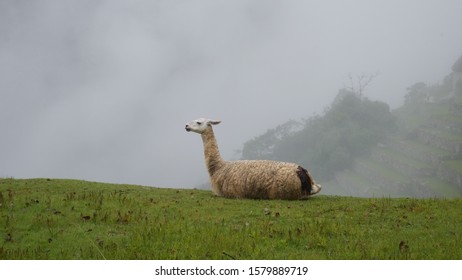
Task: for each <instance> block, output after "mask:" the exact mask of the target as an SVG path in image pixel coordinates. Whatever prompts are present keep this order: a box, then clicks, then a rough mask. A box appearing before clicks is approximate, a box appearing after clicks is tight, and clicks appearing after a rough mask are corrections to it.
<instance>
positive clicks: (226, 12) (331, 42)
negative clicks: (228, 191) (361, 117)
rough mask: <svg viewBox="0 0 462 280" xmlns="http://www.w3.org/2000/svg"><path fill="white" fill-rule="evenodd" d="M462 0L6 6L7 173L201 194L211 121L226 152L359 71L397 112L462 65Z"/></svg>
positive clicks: (0, 75)
mask: <svg viewBox="0 0 462 280" xmlns="http://www.w3.org/2000/svg"><path fill="white" fill-rule="evenodd" d="M461 11H462V1H460V0H453V1H450V0H439V1H436V0H435V1H422V0H414V1H409V0H406V1H402V0H401V1H398V0H388V1H371V0H361V1H360V0H358V1H345V0H335V1H334V0H332V1H308V0H307V1H301V0H299V1H295V0H294V1H290V0H288V1H270V0H247V1H237V0H232V1H230V0H228V1H218V0H198V1H186V0H184V1H174V0H168V1H167V0H165V1H155V0H153V1H148V0H146V1H117V0H111V1H93V0H91V1H90V0H88V1H85V0H74V1H70V0H54V1H53V0H48V1H47V0H43V1H25V0H24V1H22V0H0V177H7V176H8V177H9V176H12V177H15V178H31V177H47V178H75V179H84V180H92V181H103V182H115V183H130V184H142V185H148V186H160V187H175V188H176V187H191V186H194V185H197V184H201V183H203V182H205V181H207V173H206V169H205V165H204V160H203V150H202V142H201V139H200V136H199V135H197V134H194V133H187V132H186V131H185V130H184V125H185V123H186V122H188V121H190V120H193V119H195V118H198V117H209V118H215V119H220V120H222V124H220V125H219V126H217V127H216V128H215V134H216V136H217V138H218V143H219V145H220V148H221V151H222V155H223V157H224V158H225V159H232V158H236V157H237V155H236V153H235V151H236V150H238V149H240V148H242V144H243V143H244V142H245V141H247V140H249V139H250V138H253V137H254V136H257V135H259V134H261V133H263V132H265V131H266V130H267V129H269V128H272V127H274V126H276V125H278V124H281V123H283V122H285V121H287V120H289V119H300V118H307V117H310V116H312V115H313V114H315V113H322V112H323V110H324V108H326V107H327V106H328V105H329V104H330V102H331V101H332V100H333V98H334V97H335V95H336V94H337V92H338V90H339V89H340V88H342V87H344V86H348V85H349V79H348V76H349V75H350V74H351V75H352V76H353V77H355V76H358V75H361V74H367V75H369V74H377V73H378V75H377V77H376V78H375V79H374V80H373V81H372V83H371V85H370V86H369V87H368V88H367V89H366V95H367V96H368V97H369V98H371V99H376V100H381V101H384V102H387V103H388V104H390V106H391V107H392V108H396V107H398V106H400V105H401V104H402V102H403V96H404V95H405V93H406V87H408V86H410V85H412V84H414V83H416V82H426V83H428V84H432V83H436V82H439V81H441V80H442V79H443V78H444V77H445V76H446V75H447V74H449V73H450V67H451V66H452V64H453V63H454V62H455V61H456V59H457V58H458V57H459V56H460V55H461V54H462V31H461V28H462V16H461Z"/></svg>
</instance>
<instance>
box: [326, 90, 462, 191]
mask: <svg viewBox="0 0 462 280" xmlns="http://www.w3.org/2000/svg"><path fill="white" fill-rule="evenodd" d="M461 104H462V102H461V98H460V96H458V94H454V93H448V95H446V96H443V98H441V99H440V100H438V101H434V100H432V101H431V102H430V101H428V98H427V101H423V102H415V103H413V104H411V105H409V104H408V105H405V106H403V107H402V108H400V109H398V110H396V111H395V112H394V114H395V115H396V117H397V118H398V124H399V129H398V131H397V132H396V133H394V134H393V135H389V136H387V137H386V138H385V139H383V140H382V141H381V142H380V143H379V144H378V145H377V146H376V147H374V148H373V149H372V150H371V152H370V153H369V154H368V155H366V156H362V157H360V158H357V159H356V160H355V162H354V164H353V167H352V168H349V169H347V170H344V171H342V172H338V173H336V174H335V179H334V180H332V181H330V182H326V184H325V185H326V188H325V191H326V193H337V194H338V193H342V194H344V195H353V196H379V197H380V196H392V197H394V196H410V197H460V196H462V110H461Z"/></svg>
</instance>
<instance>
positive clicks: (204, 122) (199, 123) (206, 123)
mask: <svg viewBox="0 0 462 280" xmlns="http://www.w3.org/2000/svg"><path fill="white" fill-rule="evenodd" d="M219 123H221V121H215V120H209V119H205V118H200V119H197V120H194V121H192V122H189V123H187V124H186V127H185V128H186V131H188V132H189V131H193V132H196V133H199V134H202V133H204V131H206V130H207V128H208V127H210V126H212V125H215V124H219Z"/></svg>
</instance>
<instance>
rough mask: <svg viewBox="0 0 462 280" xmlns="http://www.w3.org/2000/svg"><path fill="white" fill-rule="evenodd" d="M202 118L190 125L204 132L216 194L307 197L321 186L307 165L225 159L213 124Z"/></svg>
mask: <svg viewBox="0 0 462 280" xmlns="http://www.w3.org/2000/svg"><path fill="white" fill-rule="evenodd" d="M219 123H220V121H212V120H207V119H199V120H195V121H193V122H190V123H188V124H187V125H186V130H187V131H193V132H196V133H199V134H201V137H202V142H203V144H204V156H205V163H206V166H207V170H208V172H209V176H210V182H211V184H212V190H213V192H214V193H215V194H217V195H219V196H224V197H230V198H254V199H305V198H308V197H309V196H310V195H313V194H316V193H318V192H319V191H320V190H321V186H320V185H318V184H316V182H315V181H314V180H313V178H312V177H311V175H310V174H309V172H308V171H307V170H306V169H304V168H303V167H301V166H299V165H297V164H294V163H287V162H279V161H270V160H242V161H225V160H223V159H222V158H221V155H220V152H219V149H218V145H217V141H216V139H215V135H214V132H213V129H212V125H215V124H219Z"/></svg>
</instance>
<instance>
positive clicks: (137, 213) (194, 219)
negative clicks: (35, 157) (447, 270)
mask: <svg viewBox="0 0 462 280" xmlns="http://www.w3.org/2000/svg"><path fill="white" fill-rule="evenodd" d="M461 243H462V199H444V200H443V199H411V198H410V199H395V198H372V199H365V198H351V197H337V196H323V195H320V196H315V197H313V198H311V199H309V200H308V201H278V200H273V201H270V200H240V199H224V198H220V197H215V196H213V195H212V193H211V192H209V191H201V190H177V189H158V188H149V187H142V186H130V185H114V184H103V183H93V182H85V181H76V180H55V179H53V180H50V179H30V180H17V179H0V259H461V258H462V247H461V246H460V244H461Z"/></svg>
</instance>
